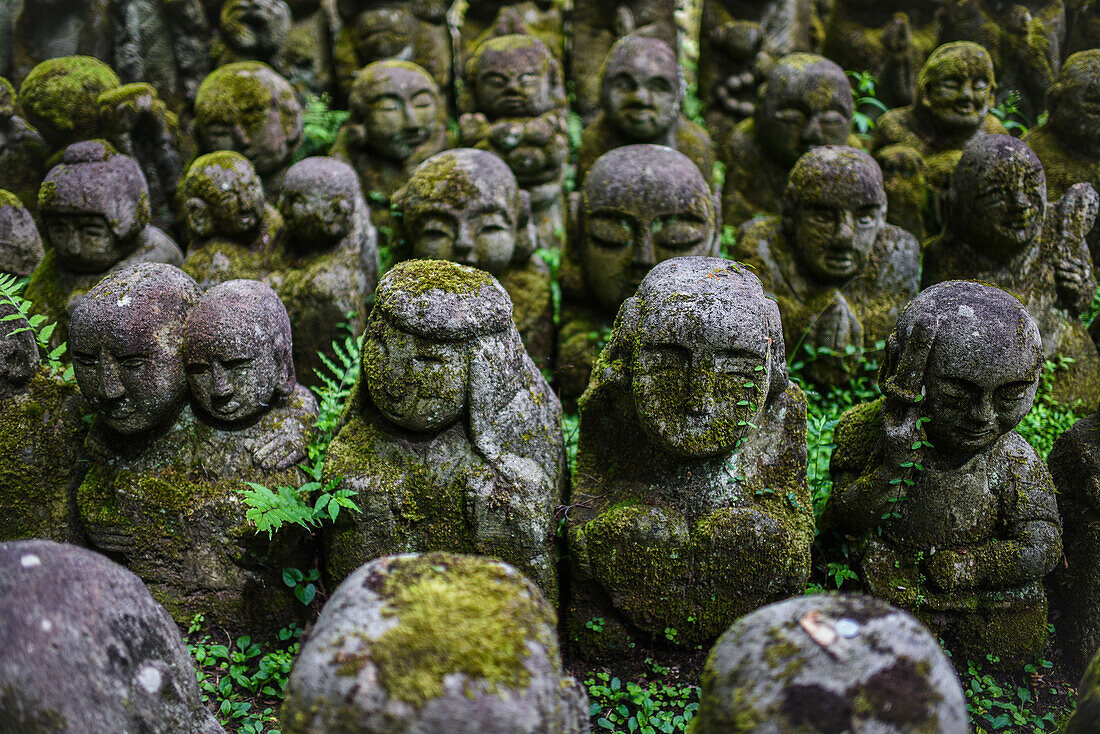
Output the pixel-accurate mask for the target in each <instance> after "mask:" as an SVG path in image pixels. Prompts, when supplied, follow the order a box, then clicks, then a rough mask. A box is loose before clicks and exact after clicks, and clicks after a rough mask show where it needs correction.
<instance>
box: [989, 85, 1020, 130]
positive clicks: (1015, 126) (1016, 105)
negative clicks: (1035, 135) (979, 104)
mask: <svg viewBox="0 0 1100 734" xmlns="http://www.w3.org/2000/svg"><path fill="white" fill-rule="evenodd" d="M989 114H991V115H993V116H994V117H996V118H997V119H998V120H1000V121H1001V124H1002V125H1004V126H1005V130H1008V131H1009V132H1010V133H1012V134H1013V135H1015V136H1016V137H1020V136H1021V135H1023V134H1024V133H1026V132H1027V129H1028V122H1027V118H1025V117H1024V116H1023V114H1022V113H1021V112H1020V90H1018V89H1012V90H1009V92H1008V95H1007V96H1006V97H1005V99H1004V101H1003V102H1001V103H1000V104H999V105H997V106H996V107H992V108H990V110H989ZM1013 118H1016V119H1013Z"/></svg>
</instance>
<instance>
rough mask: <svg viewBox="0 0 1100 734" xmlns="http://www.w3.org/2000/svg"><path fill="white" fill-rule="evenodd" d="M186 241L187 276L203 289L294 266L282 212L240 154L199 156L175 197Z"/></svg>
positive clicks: (225, 151) (259, 277)
mask: <svg viewBox="0 0 1100 734" xmlns="http://www.w3.org/2000/svg"><path fill="white" fill-rule="evenodd" d="M176 205H177V208H178V211H179V219H180V222H181V223H182V225H183V230H184V236H185V239H186V240H187V260H186V262H185V263H184V265H183V268H184V270H186V271H187V273H188V274H189V275H190V276H191V277H193V278H194V279H195V280H197V281H198V282H199V285H200V286H201V287H202V288H209V287H210V286H211V285H214V284H216V283H224V282H225V281H227V280H236V279H238V278H251V279H254V280H258V279H261V278H264V277H266V276H268V275H270V274H271V273H273V272H275V271H278V270H282V269H283V268H286V267H287V266H288V265H289V253H288V252H287V249H286V243H285V238H286V232H285V226H284V224H283V218H282V215H280V214H279V210H278V209H276V208H275V207H273V206H271V205H270V204H268V203H266V201H265V199H264V189H263V185H262V183H261V182H260V177H259V176H257V175H256V170H255V169H254V168H253V167H252V164H251V163H250V162H249V160H248V159H247V158H245V157H244V156H243V155H241V154H240V153H234V152H233V151H229V150H221V151H218V152H216V153H208V154H207V155H204V156H199V157H198V158H196V159H195V161H194V163H192V164H191V167H190V168H189V169H188V171H187V175H186V176H184V178H183V180H182V181H180V185H179V188H178V190H177V192H176Z"/></svg>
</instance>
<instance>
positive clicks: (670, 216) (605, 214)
mask: <svg viewBox="0 0 1100 734" xmlns="http://www.w3.org/2000/svg"><path fill="white" fill-rule="evenodd" d="M570 219H571V222H570V233H569V239H568V241H567V242H566V247H565V251H564V252H563V254H562V265H561V277H560V280H561V288H562V310H561V320H560V324H561V328H560V330H559V333H558V357H557V372H556V376H557V379H558V384H559V386H560V389H561V394H562V396H563V397H564V398H566V399H576V398H577V397H579V396H580V394H581V393H582V392H583V391H584V388H585V386H587V385H588V375H589V372H590V371H591V370H592V365H593V363H595V361H596V357H597V356H598V355H599V351H600V343H601V342H602V341H603V340H604V339H605V338H606V334H607V332H609V331H610V330H611V323H612V321H613V320H614V318H615V314H616V313H618V311H619V306H621V305H622V302H623V301H624V300H626V299H627V298H629V297H630V296H632V295H634V290H635V289H636V288H637V287H638V284H639V283H641V282H642V279H643V278H644V277H645V276H646V273H648V272H649V270H650V268H652V267H653V266H654V265H656V264H657V263H659V262H662V261H664V260H668V259H669V258H674V257H681V256H685V255H717V254H718V224H717V222H718V215H717V203H716V201H715V197H714V195H713V194H712V193H711V190H710V187H708V186H707V182H706V181H705V180H704V179H703V175H702V174H701V173H700V172H699V169H698V167H697V166H696V165H695V164H694V163H693V162H692V161H691V160H690V159H689V158H688V157H687V156H685V155H683V154H682V153H678V152H676V151H674V150H670V149H668V148H664V147H661V146H656V145H628V146H624V147H622V148H615V149H614V150H612V151H611V152H609V153H607V154H605V155H604V156H603V157H601V158H600V159H599V160H598V161H596V165H594V166H593V167H592V170H591V171H590V172H589V174H588V176H587V177H586V178H585V183H584V187H583V188H582V189H581V192H580V193H579V194H574V195H573V199H572V201H571V202H570Z"/></svg>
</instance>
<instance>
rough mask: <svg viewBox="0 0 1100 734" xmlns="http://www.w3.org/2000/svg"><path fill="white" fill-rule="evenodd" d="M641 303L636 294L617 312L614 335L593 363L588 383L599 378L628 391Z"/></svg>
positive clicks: (612, 333) (631, 379) (631, 380)
mask: <svg viewBox="0 0 1100 734" xmlns="http://www.w3.org/2000/svg"><path fill="white" fill-rule="evenodd" d="M640 317H641V305H640V301H639V300H638V298H637V297H636V296H631V297H630V298H628V299H626V300H625V301H623V305H622V306H621V307H620V308H619V313H618V314H617V315H616V316H615V325H614V326H613V327H612V329H611V337H610V339H609V340H608V342H607V346H605V347H604V348H603V351H602V352H601V353H600V355H599V357H598V358H597V360H596V363H595V364H594V365H593V367H592V377H590V378H589V383H591V382H593V381H595V380H597V379H598V380H600V381H601V382H604V383H611V384H614V385H615V386H616V387H617V388H618V389H620V390H622V391H624V392H629V391H630V390H631V383H632V382H633V381H634V340H635V337H636V335H637V334H638V320H639V319H640Z"/></svg>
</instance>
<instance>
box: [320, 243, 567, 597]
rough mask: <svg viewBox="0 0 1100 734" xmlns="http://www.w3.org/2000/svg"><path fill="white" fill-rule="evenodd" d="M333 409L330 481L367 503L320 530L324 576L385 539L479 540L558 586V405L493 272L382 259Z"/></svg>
mask: <svg viewBox="0 0 1100 734" xmlns="http://www.w3.org/2000/svg"><path fill="white" fill-rule="evenodd" d="M341 422H342V426H341V428H340V429H339V432H338V433H337V435H336V438H335V439H334V440H333V442H332V444H331V446H330V447H329V452H328V461H327V463H326V465H325V481H328V480H329V479H335V478H341V477H342V479H341V481H340V485H339V486H340V487H341V488H342V489H351V490H354V492H355V494H354V496H353V499H354V501H355V502H356V503H357V504H358V505H359V507H360V508H361V509H362V513H361V514H358V515H354V516H352V515H351V514H350V513H342V514H341V515H340V516H339V517H338V518H337V520H336V524H335V527H331V528H328V529H326V531H325V534H324V541H325V558H326V568H325V571H326V574H327V576H328V577H329V578H330V579H333V580H340V579H343V578H345V577H346V576H348V575H349V574H350V573H351V572H352V571H354V570H355V569H356V568H358V567H359V566H360V565H361V564H362V563H364V562H365V561H366V560H368V559H371V558H376V557H378V556H380V555H385V554H388V553H396V552H410V551H417V552H423V551H432V550H446V551H450V552H462V553H473V552H476V553H479V554H484V555H492V556H496V557H497V558H501V559H502V560H504V561H505V562H507V563H511V564H513V565H515V566H516V567H517V568H519V569H520V570H521V571H523V573H525V574H527V575H528V576H530V577H531V578H532V579H533V580H534V581H535V582H536V583H537V584H538V585H539V586H540V587H541V588H542V589H543V590H544V591H545V592H546V593H547V595H548V596H550V598H557V589H558V580H557V572H556V569H555V563H556V558H555V552H554V529H555V525H556V522H555V520H554V511H555V508H556V507H557V506H558V504H559V503H560V502H561V500H562V489H563V483H564V481H565V474H564V471H565V449H564V445H563V439H562V433H561V406H560V404H559V402H558V399H557V397H556V396H555V395H554V393H553V392H552V391H551V390H550V387H549V385H547V384H546V381H545V380H544V379H543V378H542V375H541V374H540V373H539V371H538V369H536V368H535V365H534V363H533V362H532V361H531V358H530V357H528V356H527V353H526V352H525V351H524V349H523V345H522V344H521V343H520V339H519V333H518V332H517V331H516V329H515V326H514V325H513V324H512V314H511V301H510V300H509V298H508V294H507V292H506V291H505V290H504V289H503V288H501V287H500V285H499V284H497V282H496V281H495V280H493V278H492V276H490V275H489V274H488V273H485V272H482V271H480V270H475V269H474V268H467V267H463V266H461V265H456V264H454V263H449V262H444V261H438V260H428V261H424V260H413V261H409V262H404V263H399V264H398V265H397V266H395V267H394V268H393V269H392V270H390V271H389V272H388V273H386V275H385V276H383V277H382V280H381V281H380V282H379V284H378V291H377V292H376V294H375V301H374V309H373V311H372V312H371V317H370V321H369V323H368V325H367V333H366V336H365V338H364V341H363V360H362V371H361V373H360V375H359V380H358V382H357V383H356V386H355V388H354V389H353V391H352V396H351V398H350V399H349V402H348V407H347V410H346V412H345V413H344V416H343V417H342V418H341Z"/></svg>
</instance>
